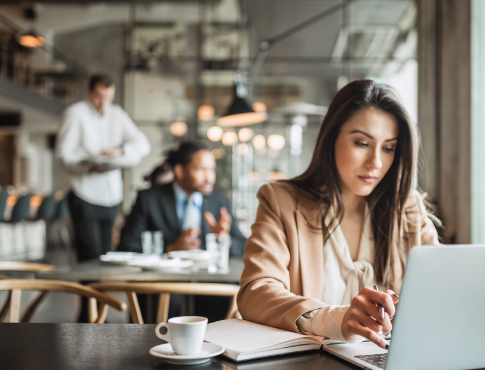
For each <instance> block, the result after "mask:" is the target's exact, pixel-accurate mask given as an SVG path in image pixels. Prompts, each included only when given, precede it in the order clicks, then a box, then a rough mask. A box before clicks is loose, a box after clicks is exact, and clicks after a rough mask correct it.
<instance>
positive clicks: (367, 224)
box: [296, 205, 384, 341]
mask: <svg viewBox="0 0 485 370" xmlns="http://www.w3.org/2000/svg"><path fill="white" fill-rule="evenodd" d="M332 218H333V214H331V212H329V214H328V215H327V220H330V219H332ZM327 224H328V223H327ZM373 261H374V241H373V232H372V225H371V219H370V213H369V209H368V207H367V205H366V210H365V218H364V230H363V233H362V238H361V241H360V247H359V255H358V258H357V261H352V257H351V256H350V250H349V246H348V244H347V240H346V239H345V236H344V234H343V232H342V228H341V227H340V226H337V228H336V230H335V231H334V232H333V233H332V234H331V235H330V237H329V239H328V240H327V242H326V244H325V246H324V248H323V281H324V284H323V290H322V297H321V300H322V302H325V303H327V304H328V305H329V306H328V307H325V308H322V309H318V310H314V311H311V312H307V313H305V314H303V315H302V316H300V317H299V318H298V320H297V322H296V323H297V326H298V327H299V328H300V330H301V331H303V332H304V333H305V334H315V335H321V336H324V337H328V338H332V339H336V340H341V341H345V339H344V338H343V335H342V329H341V328H342V321H343V318H344V315H345V313H346V312H347V309H348V307H349V305H350V301H351V300H352V298H354V297H355V296H357V295H358V294H359V293H360V291H361V290H362V289H363V288H364V287H373V286H374V285H375V284H376V281H375V276H374V268H373ZM381 290H384V289H381Z"/></svg>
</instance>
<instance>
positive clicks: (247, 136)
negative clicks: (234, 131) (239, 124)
mask: <svg viewBox="0 0 485 370" xmlns="http://www.w3.org/2000/svg"><path fill="white" fill-rule="evenodd" d="M238 136H239V141H240V142H241V143H245V142H247V141H249V140H251V138H252V137H253V130H251V129H250V128H247V127H243V128H242V129H240V130H239V134H238Z"/></svg>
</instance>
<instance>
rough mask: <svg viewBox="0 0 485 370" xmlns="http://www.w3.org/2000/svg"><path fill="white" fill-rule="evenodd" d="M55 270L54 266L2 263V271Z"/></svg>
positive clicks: (0, 267) (13, 262)
mask: <svg viewBox="0 0 485 370" xmlns="http://www.w3.org/2000/svg"><path fill="white" fill-rule="evenodd" d="M53 268H54V266H53V265H46V264H43V263H33V262H22V261H0V271H31V272H40V271H49V270H52V269H53Z"/></svg>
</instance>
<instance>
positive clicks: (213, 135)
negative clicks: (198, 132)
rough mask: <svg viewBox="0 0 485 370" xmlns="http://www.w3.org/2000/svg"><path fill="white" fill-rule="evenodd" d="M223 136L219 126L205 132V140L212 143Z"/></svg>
mask: <svg viewBox="0 0 485 370" xmlns="http://www.w3.org/2000/svg"><path fill="white" fill-rule="evenodd" d="M223 134H224V131H223V130H222V128H221V127H219V126H212V127H209V129H208V130H207V138H208V139H209V140H210V141H213V142H216V141H219V140H221V138H222V135H223Z"/></svg>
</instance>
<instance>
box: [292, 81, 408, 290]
mask: <svg viewBox="0 0 485 370" xmlns="http://www.w3.org/2000/svg"><path fill="white" fill-rule="evenodd" d="M371 108H372V109H376V110H379V111H382V112H385V113H388V114H391V115H393V116H394V117H395V118H396V120H397V122H398V125H399V140H398V143H397V146H396V152H395V156H394V162H393V163H392V165H391V167H390V168H389V171H388V172H387V173H386V175H385V176H384V178H383V179H382V180H381V182H380V183H379V184H378V185H377V186H376V187H375V189H374V190H373V191H372V193H371V194H369V195H368V196H367V203H368V206H369V210H370V214H371V223H372V229H373V232H374V248H375V259H374V270H375V276H376V280H377V282H378V283H380V284H384V285H385V286H388V287H392V286H393V283H394V273H393V264H394V257H395V256H394V253H393V245H396V244H397V250H398V257H399V259H400V261H401V264H402V266H403V268H404V267H405V264H406V248H408V247H409V246H405V245H404V242H403V240H402V235H403V214H404V204H405V202H406V200H407V198H408V196H409V194H410V192H411V190H412V183H413V175H414V170H415V165H416V156H417V132H416V128H415V126H414V124H413V123H412V122H411V119H410V118H409V116H408V114H407V112H406V110H405V108H404V107H403V105H402V104H401V102H400V100H399V98H398V95H397V93H396V92H395V91H394V90H393V89H392V88H391V87H390V86H389V85H386V84H380V83H376V82H375V81H372V80H356V81H353V82H351V83H349V84H348V85H347V86H345V87H344V88H342V89H341V90H340V91H339V92H338V93H337V95H336V96H335V97H334V99H333V100H332V102H331V103H330V106H329V107H328V112H327V115H326V116H325V118H324V120H323V123H322V126H321V127H320V131H319V133H318V138H317V143H316V146H315V150H314V152H313V157H312V160H311V162H310V165H309V166H308V169H307V170H306V171H305V172H304V173H303V174H301V175H300V176H297V177H295V178H293V179H291V180H288V182H289V183H291V184H293V185H294V186H296V187H297V189H299V190H300V191H302V192H305V193H307V194H308V195H310V196H311V197H313V198H315V200H317V201H319V202H320V203H321V204H322V209H325V211H324V212H323V214H322V220H325V218H326V216H327V214H328V212H330V209H331V208H333V210H334V212H335V218H334V221H333V223H331V224H330V225H325V223H324V222H323V221H322V228H323V235H324V241H325V242H326V241H327V239H328V238H329V236H330V234H331V233H332V232H333V231H334V230H335V227H336V226H337V225H338V223H340V222H341V221H342V218H343V215H344V211H345V210H344V204H343V200H342V188H341V184H340V180H339V175H338V170H337V166H336V164H335V142H336V140H337V137H338V136H339V133H340V129H341V127H342V125H343V124H344V123H345V122H347V121H348V120H349V119H350V118H351V117H352V116H353V115H354V114H355V113H357V112H359V111H362V110H366V109H371ZM325 206H326V207H325Z"/></svg>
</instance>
